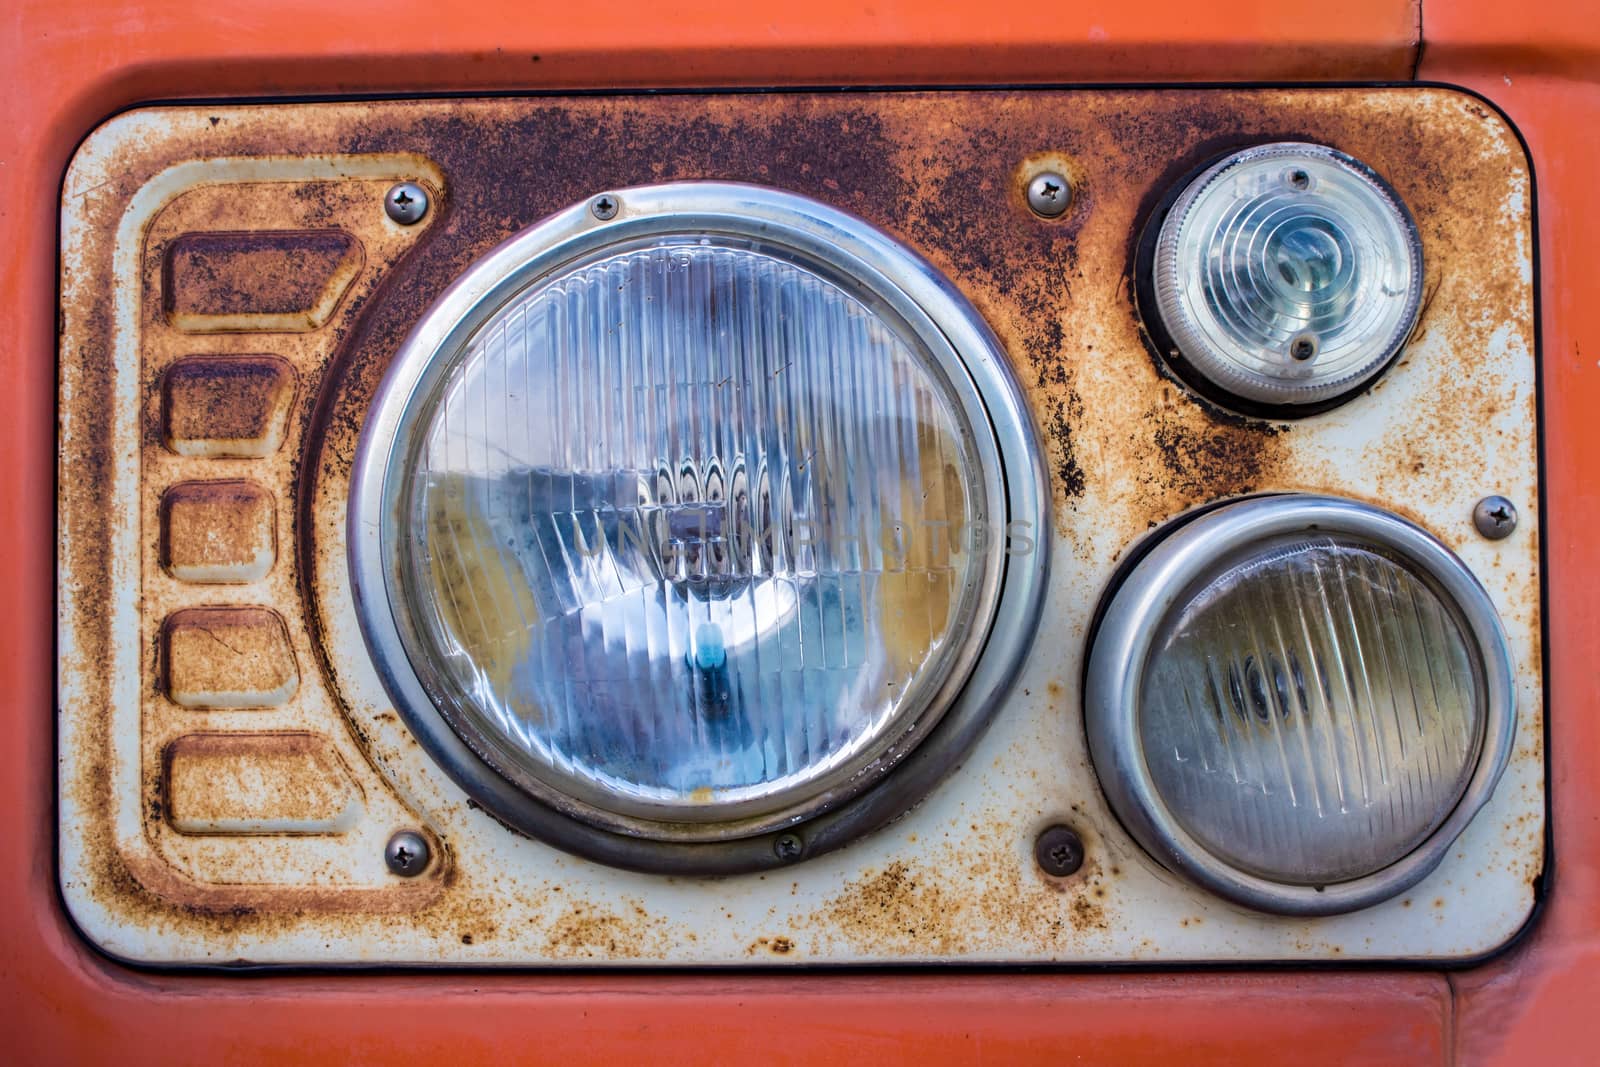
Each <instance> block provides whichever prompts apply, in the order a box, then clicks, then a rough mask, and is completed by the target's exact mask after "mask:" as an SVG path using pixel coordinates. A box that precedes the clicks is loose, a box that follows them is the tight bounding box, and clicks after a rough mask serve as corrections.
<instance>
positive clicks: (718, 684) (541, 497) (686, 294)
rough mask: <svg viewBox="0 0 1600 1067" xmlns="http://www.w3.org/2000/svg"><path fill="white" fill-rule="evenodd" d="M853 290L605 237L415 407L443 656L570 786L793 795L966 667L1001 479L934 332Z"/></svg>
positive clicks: (811, 271)
mask: <svg viewBox="0 0 1600 1067" xmlns="http://www.w3.org/2000/svg"><path fill="white" fill-rule="evenodd" d="M848 285H849V283H848V282H846V281H844V280H842V279H840V280H835V279H831V278H828V277H825V276H824V275H823V274H822V273H821V272H820V268H819V267H818V266H817V265H808V264H803V263H801V262H797V261H796V259H795V258H794V257H793V256H791V255H783V254H781V253H778V252H775V251H771V250H766V249H761V248H758V247H750V246H748V245H743V244H742V243H732V242H727V241H721V240H714V239H712V238H709V237H697V236H684V237H667V238H658V239H652V240H649V241H648V242H646V243H644V244H643V245H641V246H639V247H635V248H630V249H626V250H622V251H618V250H614V249H608V250H606V251H605V252H603V253H602V254H601V255H600V256H599V257H598V258H596V259H594V260H592V261H586V262H580V263H578V264H574V265H571V266H568V267H567V268H565V269H564V270H562V271H561V272H559V273H557V274H554V275H552V276H550V277H547V278H545V279H543V280H542V281H541V282H540V283H538V284H537V285H535V286H534V287H533V288H531V289H530V290H529V291H527V292H525V293H523V294H522V295H520V296H518V297H517V298H516V299H515V300H513V301H512V302H511V303H509V304H507V305H506V306H505V307H504V308H502V309H501V310H500V311H499V312H497V313H496V314H495V315H494V316H493V317H492V318H491V319H490V320H489V321H488V322H487V323H485V325H484V326H483V327H482V328H481V329H480V330H479V332H478V335H477V336H476V337H475V338H474V339H473V341H472V342H471V343H470V344H469V345H468V347H467V350H466V352H465V353H464V354H463V356H462V357H461V359H460V360H459V362H458V363H457V364H456V366H455V367H454V369H453V370H452V371H451V372H450V375H449V377H448V378H447V379H446V380H445V382H444V383H443V385H442V388H441V389H440V390H439V392H438V394H437V395H436V397H435V398H434V400H433V403H432V406H431V409H430V410H429V412H428V413H427V414H426V415H425V416H424V417H423V424H422V431H421V433H422V436H421V444H420V450H419V453H418V456H417V460H416V465H415V473H414V474H413V475H412V479H411V486H410V491H409V498H410V506H409V513H410V518H411V529H412V531H413V536H411V537H409V538H407V539H406V541H405V548H404V552H405V554H406V558H405V564H406V565H405V567H404V570H403V573H404V574H405V575H406V579H407V580H406V597H407V600H408V601H409V602H410V603H411V604H413V605H415V606H416V609H417V611H418V615H419V619H420V621H421V629H422V631H423V632H424V635H425V637H426V639H427V641H428V644H429V653H430V654H429V655H427V656H425V657H424V662H425V663H427V664H433V665H437V677H436V684H437V685H438V687H439V688H440V689H441V690H442V691H443V692H446V693H448V694H449V695H450V697H449V698H450V699H451V700H452V701H453V702H454V703H455V704H456V705H457V706H458V707H459V708H460V709H461V710H462V711H463V712H464V713H465V714H467V715H468V716H470V717H471V718H472V720H473V724H474V725H475V726H476V727H477V728H478V729H479V730H480V731H482V733H483V734H484V735H485V736H488V737H492V738H493V739H494V740H495V741H496V742H497V743H498V744H500V745H501V746H502V747H503V748H504V750H505V751H506V752H507V753H508V754H511V755H512V756H514V758H515V759H517V760H518V761H519V762H522V763H523V764H525V765H526V767H527V768H528V769H529V770H530V772H534V773H537V774H538V775H539V776H541V777H545V778H548V779H549V780H551V781H552V782H553V783H558V784H559V788H560V789H561V790H562V792H564V793H568V794H570V795H573V796H578V797H583V798H586V799H588V800H590V801H591V802H593V803H596V804H603V805H604V806H606V807H608V808H611V809H615V810H619V811H623V812H629V813H633V814H638V815H642V816H651V817H656V818H671V819H681V820H687V821H706V820H713V819H719V820H725V819H727V818H729V817H731V816H733V815H739V814H746V813H749V812H752V811H758V810H762V809H765V810H769V811H770V810H780V809H783V808H785V807H787V806H788V805H789V804H790V803H792V802H793V800H794V799H795V798H797V797H804V796H806V795H809V794H812V793H815V792H816V791H817V790H818V788H819V787H820V786H822V785H823V784H824V783H828V782H830V781H832V782H838V781H842V780H845V779H848V778H849V777H850V775H851V774H853V773H854V772H855V771H858V770H859V769H860V768H861V767H862V766H863V765H864V764H865V763H866V762H870V761H871V760H872V759H873V758H875V757H876V756H877V755H879V754H881V752H882V750H883V748H884V746H885V745H886V744H888V743H889V742H890V741H892V740H895V739H898V738H901V737H902V736H903V735H904V734H905V733H906V730H907V726H908V725H909V723H908V720H914V719H915V718H916V717H917V715H918V714H919V713H920V712H921V711H923V710H924V709H925V708H926V707H927V705H928V704H929V702H930V699H931V697H932V695H933V692H934V690H936V689H937V688H938V685H939V683H940V682H941V681H942V680H943V678H944V676H945V675H946V674H947V673H948V668H949V664H950V659H951V653H952V652H953V650H954V649H955V648H956V647H957V646H958V645H959V644H960V638H961V637H962V635H963V634H965V632H966V631H967V629H968V627H970V625H971V623H972V618H973V613H974V610H975V608H976V604H975V599H976V598H975V595H974V594H975V593H976V592H977V589H978V587H979V585H980V581H979V577H980V576H979V573H978V572H979V569H980V567H981V564H982V560H983V557H984V553H983V552H979V553H978V554H976V555H975V554H974V553H973V552H972V551H970V550H969V547H970V542H971V537H970V531H971V530H972V529H973V528H974V527H975V526H982V525H984V524H986V522H987V518H988V516H987V515H986V513H985V494H984V488H983V483H984V472H983V471H982V469H981V468H980V466H979V465H978V463H977V462H976V459H975V456H974V452H973V448H972V440H973V431H972V427H971V426H970V425H969V423H968V422H967V420H966V418H965V416H964V414H963V413H962V411H961V409H960V406H959V402H958V400H957V399H956V398H955V397H954V396H953V394H952V392H951V390H950V388H949V386H948V385H947V383H946V382H945V381H944V380H943V376H942V374H941V373H940V372H939V371H938V369H937V368H936V367H935V366H934V365H933V364H932V362H931V361H930V360H929V358H928V354H927V353H926V351H925V350H924V349H923V348H922V346H921V345H920V344H919V343H918V342H917V340H916V339H915V337H914V336H912V335H911V334H910V333H909V331H907V330H906V329H905V328H904V326H903V325H901V324H900V323H898V322H896V321H894V319H893V318H892V317H891V316H889V315H888V314H886V313H885V312H884V310H883V309H881V308H878V309H874V308H873V307H871V306H869V304H868V303H867V302H866V300H867V299H870V298H868V297H867V296H866V294H862V293H859V292H852V291H851V289H850V288H849V287H848ZM935 533H937V534H940V535H942V536H939V537H938V539H937V543H935V542H934V539H933V538H932V537H931V536H930V535H931V534H935Z"/></svg>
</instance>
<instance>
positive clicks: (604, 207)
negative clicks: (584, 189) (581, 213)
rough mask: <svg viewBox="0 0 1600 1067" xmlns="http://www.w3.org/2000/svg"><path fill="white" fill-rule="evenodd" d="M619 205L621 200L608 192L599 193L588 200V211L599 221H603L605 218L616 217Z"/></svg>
mask: <svg viewBox="0 0 1600 1067" xmlns="http://www.w3.org/2000/svg"><path fill="white" fill-rule="evenodd" d="M621 206H622V204H621V202H620V201H618V200H617V198H616V197H614V196H612V195H611V194H610V193H601V194H600V195H599V196H597V197H595V198H594V199H593V200H591V201H589V211H590V212H591V213H592V214H593V215H594V217H595V218H597V219H599V220H600V221H601V222H605V221H606V220H607V219H614V218H616V217H617V209H618V208H620V207H621Z"/></svg>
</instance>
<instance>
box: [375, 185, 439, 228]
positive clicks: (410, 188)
mask: <svg viewBox="0 0 1600 1067" xmlns="http://www.w3.org/2000/svg"><path fill="white" fill-rule="evenodd" d="M383 210H384V212H385V213H386V214H387V215H388V216H389V217H390V218H391V219H393V220H394V221H396V222H398V223H399V224H400V225H402V226H415V225H416V224H417V223H419V222H421V221H422V216H424V215H426V214H427V213H428V190H426V189H424V188H423V187H422V186H420V185H418V184H417V183H416V182H401V183H400V184H399V185H396V186H395V187H394V188H392V189H390V190H389V192H388V193H387V194H386V195H385V196H384V198H383Z"/></svg>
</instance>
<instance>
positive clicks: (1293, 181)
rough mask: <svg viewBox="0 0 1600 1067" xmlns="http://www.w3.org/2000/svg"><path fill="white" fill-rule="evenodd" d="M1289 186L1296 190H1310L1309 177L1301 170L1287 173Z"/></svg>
mask: <svg viewBox="0 0 1600 1067" xmlns="http://www.w3.org/2000/svg"><path fill="white" fill-rule="evenodd" d="M1289 184H1290V185H1291V186H1293V187H1294V188H1296V189H1309V188H1311V175H1309V174H1307V173H1306V172H1305V171H1303V170H1291V171H1290V172H1289Z"/></svg>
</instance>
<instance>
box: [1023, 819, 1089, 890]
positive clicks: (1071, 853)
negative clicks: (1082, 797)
mask: <svg viewBox="0 0 1600 1067" xmlns="http://www.w3.org/2000/svg"><path fill="white" fill-rule="evenodd" d="M1033 859H1034V862H1036V863H1038V864H1039V869H1040V870H1041V871H1043V872H1044V873H1045V874H1048V875H1050V876H1052V877H1054V878H1065V877H1066V876H1067V875H1069V874H1076V873H1077V872H1078V868H1079V867H1082V866H1083V839H1082V838H1080V837H1079V836H1078V835H1077V833H1075V832H1074V831H1073V830H1072V828H1071V827H1067V826H1061V825H1059V824H1057V825H1055V826H1049V827H1046V828H1045V831H1044V832H1043V833H1041V834H1040V835H1039V837H1038V839H1037V840H1035V841H1034V843H1033Z"/></svg>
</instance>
